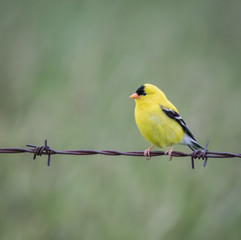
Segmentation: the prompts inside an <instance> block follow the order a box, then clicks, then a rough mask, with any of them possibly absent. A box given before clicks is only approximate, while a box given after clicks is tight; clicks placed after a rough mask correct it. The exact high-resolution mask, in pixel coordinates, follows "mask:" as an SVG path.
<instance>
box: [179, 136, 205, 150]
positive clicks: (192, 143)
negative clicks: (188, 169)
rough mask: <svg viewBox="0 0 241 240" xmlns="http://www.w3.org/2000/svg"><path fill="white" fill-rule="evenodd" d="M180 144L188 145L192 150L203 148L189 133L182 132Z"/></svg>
mask: <svg viewBox="0 0 241 240" xmlns="http://www.w3.org/2000/svg"><path fill="white" fill-rule="evenodd" d="M181 144H186V145H188V147H190V148H191V149H192V150H193V151H195V150H201V151H202V150H204V148H203V147H202V146H201V145H200V144H199V143H198V142H197V141H196V140H195V139H193V138H191V137H190V136H189V135H187V134H184V136H183V139H182V142H181Z"/></svg>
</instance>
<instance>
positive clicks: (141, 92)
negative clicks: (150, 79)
mask: <svg viewBox="0 0 241 240" xmlns="http://www.w3.org/2000/svg"><path fill="white" fill-rule="evenodd" d="M136 93H137V94H138V95H139V96H141V95H146V93H145V87H144V85H142V86H140V87H139V88H138V89H137V90H136Z"/></svg>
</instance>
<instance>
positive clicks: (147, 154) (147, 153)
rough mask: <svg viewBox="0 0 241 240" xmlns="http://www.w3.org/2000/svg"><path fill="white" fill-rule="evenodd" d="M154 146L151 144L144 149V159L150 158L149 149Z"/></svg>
mask: <svg viewBox="0 0 241 240" xmlns="http://www.w3.org/2000/svg"><path fill="white" fill-rule="evenodd" d="M153 147H154V146H151V147H149V148H147V149H146V150H145V151H144V156H145V157H146V160H151V154H150V152H151V150H152V148H153Z"/></svg>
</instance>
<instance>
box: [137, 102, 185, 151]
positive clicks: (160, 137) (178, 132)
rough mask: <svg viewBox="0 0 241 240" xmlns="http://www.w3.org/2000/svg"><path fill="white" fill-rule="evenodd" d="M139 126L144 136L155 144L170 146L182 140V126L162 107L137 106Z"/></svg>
mask: <svg viewBox="0 0 241 240" xmlns="http://www.w3.org/2000/svg"><path fill="white" fill-rule="evenodd" d="M135 119H136V124H137V127H138V129H139V131H140V133H141V134H142V136H143V137H144V138H145V139H146V140H148V141H149V142H151V143H152V144H153V145H154V146H158V147H160V148H162V147H168V146H171V145H175V144H178V143H180V142H181V141H182V138H183V130H182V127H181V126H180V125H179V124H178V123H177V122H176V121H175V120H173V119H171V118H169V117H168V116H167V115H166V114H165V113H164V112H163V111H162V110H161V107H160V106H159V105H158V106H153V107H148V108H147V107H145V108H144V109H143V108H138V107H137V106H136V108H135Z"/></svg>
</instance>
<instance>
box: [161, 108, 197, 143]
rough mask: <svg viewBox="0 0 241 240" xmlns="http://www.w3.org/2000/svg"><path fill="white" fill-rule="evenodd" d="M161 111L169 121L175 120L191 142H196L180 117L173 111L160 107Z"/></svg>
mask: <svg viewBox="0 0 241 240" xmlns="http://www.w3.org/2000/svg"><path fill="white" fill-rule="evenodd" d="M161 109H162V111H163V112H164V113H165V114H166V115H167V116H168V117H170V118H171V119H173V120H175V121H176V122H177V123H178V124H179V125H180V126H181V127H182V129H183V131H184V132H185V133H186V134H187V135H188V136H190V137H191V138H192V139H193V140H195V141H196V139H195V138H194V136H193V134H192V132H191V130H190V129H189V127H188V126H187V124H186V123H185V122H184V120H183V119H182V117H181V116H180V115H179V114H178V113H177V112H175V111H173V110H172V109H170V108H164V107H163V106H161Z"/></svg>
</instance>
